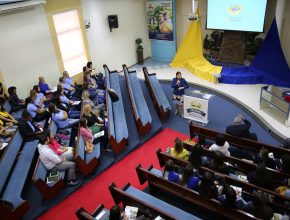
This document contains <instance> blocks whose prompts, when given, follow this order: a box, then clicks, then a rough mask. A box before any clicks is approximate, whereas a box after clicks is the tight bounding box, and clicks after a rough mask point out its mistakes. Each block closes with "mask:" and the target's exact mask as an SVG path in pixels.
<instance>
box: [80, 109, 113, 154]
mask: <svg viewBox="0 0 290 220" xmlns="http://www.w3.org/2000/svg"><path fill="white" fill-rule="evenodd" d="M82 117H83V118H85V119H86V120H87V126H88V127H89V128H90V129H91V130H92V134H93V135H95V134H97V133H99V132H100V131H104V136H103V137H101V139H100V140H101V143H102V146H103V147H104V148H105V149H106V148H107V144H108V135H107V133H108V132H107V131H108V129H107V121H106V119H102V118H101V117H100V116H99V115H96V114H94V113H93V111H92V108H91V106H90V105H88V104H86V105H84V106H83V115H82Z"/></svg>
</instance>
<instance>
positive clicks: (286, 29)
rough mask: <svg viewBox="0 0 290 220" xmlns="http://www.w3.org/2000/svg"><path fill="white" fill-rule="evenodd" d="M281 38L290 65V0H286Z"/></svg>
mask: <svg viewBox="0 0 290 220" xmlns="http://www.w3.org/2000/svg"><path fill="white" fill-rule="evenodd" d="M278 1H279V0H278ZM280 40H281V42H282V48H283V51H284V55H285V57H286V60H287V62H288V66H290V2H289V1H286V5H285V10H284V14H283V19H282V27H281V35H280Z"/></svg>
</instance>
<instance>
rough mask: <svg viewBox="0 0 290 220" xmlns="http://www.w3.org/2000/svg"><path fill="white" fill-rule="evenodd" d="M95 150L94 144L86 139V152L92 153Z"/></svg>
mask: <svg viewBox="0 0 290 220" xmlns="http://www.w3.org/2000/svg"><path fill="white" fill-rule="evenodd" d="M93 151H94V145H93V144H92V143H90V142H88V141H86V144H85V152H86V153H87V154H90V153H93Z"/></svg>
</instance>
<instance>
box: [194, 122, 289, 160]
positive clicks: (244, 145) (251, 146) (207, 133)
mask: <svg viewBox="0 0 290 220" xmlns="http://www.w3.org/2000/svg"><path fill="white" fill-rule="evenodd" d="M189 131H190V138H191V139H192V138H194V136H195V135H199V134H201V135H203V136H204V137H205V138H208V139H216V136H217V135H218V134H223V135H224V136H225V139H226V141H227V142H229V144H230V145H233V146H236V147H238V148H241V149H246V150H249V151H252V152H255V153H258V152H260V151H261V150H262V149H263V148H266V149H268V150H269V152H273V153H274V155H277V156H282V155H283V154H290V151H289V150H286V149H284V148H280V147H273V146H271V145H268V144H264V143H261V142H258V141H253V140H249V139H245V138H239V137H236V136H232V135H229V134H225V133H220V132H217V131H214V130H210V129H207V128H204V127H199V126H196V125H194V124H193V123H190V124H189Z"/></svg>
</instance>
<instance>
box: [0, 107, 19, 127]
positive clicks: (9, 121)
mask: <svg viewBox="0 0 290 220" xmlns="http://www.w3.org/2000/svg"><path fill="white" fill-rule="evenodd" d="M0 120H2V121H3V122H4V125H5V126H7V125H8V126H12V125H17V124H18V121H17V120H16V119H15V118H13V116H12V115H10V114H9V113H8V112H6V111H5V109H4V107H3V105H0Z"/></svg>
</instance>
